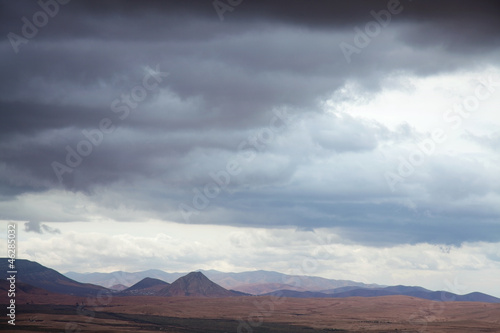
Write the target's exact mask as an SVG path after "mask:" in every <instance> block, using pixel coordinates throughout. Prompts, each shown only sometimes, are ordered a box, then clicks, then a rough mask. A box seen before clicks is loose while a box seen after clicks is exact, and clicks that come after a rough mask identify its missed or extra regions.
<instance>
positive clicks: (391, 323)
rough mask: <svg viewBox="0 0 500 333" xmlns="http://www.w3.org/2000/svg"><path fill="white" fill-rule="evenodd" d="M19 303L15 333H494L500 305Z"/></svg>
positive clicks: (65, 299) (254, 300) (401, 300)
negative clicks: (161, 332) (160, 332)
mask: <svg viewBox="0 0 500 333" xmlns="http://www.w3.org/2000/svg"><path fill="white" fill-rule="evenodd" d="M17 301H18V304H19V305H18V307H17V313H18V315H17V320H16V331H17V332H35V331H36V332H134V331H135V332H158V331H163V332H500V304H491V303H477V302H436V301H428V300H423V299H417V298H413V297H408V296H384V297H369V298H366V297H365V298H362V297H352V298H345V299H317V298H316V299H298V298H279V297H271V296H242V297H225V298H201V297H200V298H192V297H155V296H135V297H118V296H111V295H103V296H102V297H98V298H84V297H74V296H68V295H59V294H53V293H46V292H42V293H37V292H35V293H33V292H31V293H30V294H23V293H22V294H20V295H19V297H18V298H17ZM27 303H29V304H27ZM77 303H78V305H77ZM82 304H83V306H82ZM2 326H3V327H2ZM2 326H0V328H6V326H5V325H4V323H2Z"/></svg>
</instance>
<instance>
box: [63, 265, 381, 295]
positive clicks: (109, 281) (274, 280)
mask: <svg viewBox="0 0 500 333" xmlns="http://www.w3.org/2000/svg"><path fill="white" fill-rule="evenodd" d="M199 271H200V272H202V273H203V274H204V275H205V276H206V277H208V278H209V279H210V280H212V281H214V282H215V283H217V284H219V285H220V286H222V287H224V288H226V289H232V290H236V291H240V292H243V293H248V294H252V295H261V294H265V293H269V292H273V291H276V290H280V289H287V290H296V291H322V290H325V289H336V288H340V287H357V288H380V287H383V286H380V285H377V284H364V283H361V282H355V281H349V280H333V279H325V278H321V277H316V276H300V275H287V274H283V273H278V272H272V271H263V270H259V271H251V272H242V273H225V272H219V271H216V270H199ZM186 274H187V273H167V272H163V271H161V270H157V269H154V270H147V271H142V272H135V273H129V272H123V271H116V272H112V273H75V272H67V273H65V275H66V276H67V277H69V278H71V279H74V280H77V281H80V282H85V283H93V284H98V285H101V286H104V287H107V288H111V289H113V286H114V285H116V284H122V285H126V286H131V285H133V284H135V283H137V282H139V281H140V280H142V279H144V278H146V277H150V278H156V279H159V280H162V281H165V282H168V283H172V282H173V281H175V280H176V279H178V278H179V277H181V276H184V275H186Z"/></svg>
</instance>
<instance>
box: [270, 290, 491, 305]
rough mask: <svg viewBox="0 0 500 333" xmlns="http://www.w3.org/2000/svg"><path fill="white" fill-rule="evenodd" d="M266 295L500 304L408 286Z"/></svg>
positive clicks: (486, 297)
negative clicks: (385, 298) (386, 297)
mask: <svg viewBox="0 0 500 333" xmlns="http://www.w3.org/2000/svg"><path fill="white" fill-rule="evenodd" d="M264 295H266V296H269V295H275V296H281V297H294V298H346V297H377V296H393V295H404V296H411V297H417V298H423V299H428V300H431V301H443V302H453V301H457V302H459V301H462V302H486V303H500V298H496V297H493V296H490V295H487V294H483V293H479V292H473V293H470V294H467V295H457V294H454V293H450V292H447V291H432V290H428V289H424V288H422V287H408V286H393V287H386V288H379V289H363V288H356V289H350V290H347V291H346V288H338V289H333V290H328V291H325V292H312V291H295V290H276V291H273V292H270V293H267V294H264Z"/></svg>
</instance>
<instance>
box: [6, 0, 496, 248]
mask: <svg viewBox="0 0 500 333" xmlns="http://www.w3.org/2000/svg"><path fill="white" fill-rule="evenodd" d="M388 3H390V2H388V1H355V2H354V1H349V2H347V1H345V2H340V1H336V2H333V1H313V2H312V1H243V2H242V3H241V4H240V5H238V6H236V7H235V8H234V10H233V11H228V12H225V13H224V21H220V20H219V16H218V14H217V11H216V9H214V7H213V5H212V2H211V1H140V2H139V1H106V2H102V1H76V0H73V1H70V2H69V3H68V4H65V5H60V6H59V11H58V13H57V14H56V15H54V17H50V19H49V21H48V23H47V24H46V25H44V26H43V27H40V28H39V29H38V32H37V34H36V36H35V37H33V38H29V40H28V41H27V42H26V43H22V44H19V45H18V48H19V52H17V53H15V52H14V51H13V49H12V45H11V43H10V41H9V39H8V38H4V39H3V43H1V44H0V57H1V59H2V69H1V74H2V75H1V78H0V109H1V110H2V111H1V112H2V122H1V123H0V140H1V141H0V191H1V198H2V200H9V199H11V200H14V199H15V198H16V196H19V195H21V194H23V193H31V192H40V191H48V190H51V189H57V190H62V189H67V190H70V191H73V192H76V193H78V192H83V193H85V194H86V195H88V198H89V200H91V201H92V200H94V199H93V198H97V194H96V193H100V192H99V191H104V190H108V191H110V192H111V193H114V194H113V196H112V197H113V199H112V200H111V199H110V201H107V202H106V204H103V203H98V204H101V205H110V206H113V205H118V204H117V203H118V202H119V203H123V204H126V205H131V206H133V207H138V208H140V209H144V210H146V211H149V212H150V214H151V216H154V217H160V218H164V219H171V220H175V221H179V222H185V220H184V219H183V216H182V212H180V211H179V208H178V207H179V203H186V204H189V205H192V204H193V198H194V195H195V193H196V192H193V191H196V190H198V189H201V191H203V187H204V186H205V185H206V184H208V183H210V182H212V181H213V176H211V174H213V173H215V172H220V171H221V170H224V169H225V168H226V165H227V163H228V161H231V160H233V159H234V158H238V156H240V155H241V153H242V151H241V148H240V147H241V146H242V145H246V146H247V148H248V147H250V142H252V140H256V139H255V138H259V136H260V137H261V138H260V139H259V140H260V141H259V144H258V145H259V149H258V152H257V153H256V158H255V159H254V160H252V161H251V162H246V163H243V162H242V163H241V165H240V167H241V173H240V174H239V175H238V176H237V177H233V178H232V179H231V182H230V183H229V184H228V186H227V191H226V192H223V193H222V194H220V195H218V196H217V197H216V198H214V199H213V200H211V202H210V205H209V207H208V208H206V209H203V210H201V211H200V212H199V213H198V214H196V215H195V216H193V219H192V221H191V222H195V223H221V224H231V225H254V226H261V227H272V226H285V225H294V226H299V227H305V228H310V227H311V228H314V227H325V226H331V227H338V228H342V230H343V234H344V235H347V236H348V237H349V238H350V239H354V240H358V241H362V242H372V243H374V242H375V240H376V239H380V241H381V242H385V243H391V242H393V243H397V242H418V241H426V240H427V241H433V242H434V241H436V242H438V241H446V242H451V243H456V242H460V241H464V240H467V239H473V240H480V239H484V240H491V239H492V237H494V236H492V235H500V233H490V234H489V235H487V233H485V232H482V231H479V229H480V228H479V229H478V228H474V229H475V230H469V231H472V232H470V233H467V231H465V230H468V229H467V228H466V229H465V230H463V229H454V231H452V232H448V233H444V231H446V230H448V229H449V228H451V226H452V222H451V221H452V219H453V218H454V217H455V215H454V214H453V209H454V208H456V207H448V208H446V209H444V208H439V204H436V205H430V206H429V207H426V204H428V203H427V202H425V200H424V201H422V202H421V201H419V200H420V197H421V196H422V197H423V196H424V195H421V193H413V192H411V191H410V190H408V192H403V196H404V197H408V198H411V200H412V201H413V202H415V203H417V204H418V205H420V207H425V209H426V210H429V211H431V212H434V214H435V215H436V216H438V217H436V219H434V220H432V219H431V218H430V217H428V218H427V219H428V221H427V222H429V223H428V225H427V227H425V228H423V231H419V230H420V226H419V224H418V223H419V219H420V218H413V217H408V212H407V211H405V210H401V209H400V210H398V209H397V208H398V207H399V208H401V205H400V204H399V203H398V202H397V200H398V195H396V194H394V193H390V192H389V191H388V188H387V184H385V182H384V180H383V178H382V177H381V176H380V175H381V174H383V172H384V171H385V170H386V169H387V165H385V164H383V163H382V162H380V161H378V160H376V153H375V150H376V149H377V148H378V147H379V146H380V145H382V144H386V145H398V144H401V143H402V142H406V141H408V140H412V139H413V136H414V135H415V133H413V132H412V130H407V131H403V130H401V131H400V130H392V131H391V130H389V129H387V128H385V127H384V126H383V125H381V124H379V123H377V122H375V121H373V122H369V121H361V120H359V119H356V118H352V117H349V116H344V117H338V116H336V115H335V116H334V115H332V114H327V113H325V107H324V105H323V104H322V103H323V101H325V100H326V99H329V98H332V96H334V94H335V93H336V92H338V91H339V90H340V89H341V88H343V87H345V86H346V85H347V84H349V83H352V82H355V83H356V85H355V86H356V87H357V89H359V94H360V95H363V96H366V98H367V99H369V98H371V97H373V96H374V95H375V94H376V93H377V92H378V91H379V90H380V89H381V88H382V86H383V85H384V84H385V83H384V82H385V81H384V80H386V79H387V77H388V76H389V75H390V74H391V73H393V72H403V73H408V74H415V75H422V76H425V75H429V74H435V73H439V72H449V71H454V70H457V69H460V70H463V69H469V68H475V66H477V64H479V63H493V64H498V51H499V47H498V46H499V40H500V37H499V35H498V33H497V32H498V31H499V28H500V20H499V19H498V17H499V15H498V13H499V12H498V9H499V5H498V2H496V1H479V2H469V1H467V2H466V1H460V2H457V1H441V2H438V3H434V2H430V1H405V0H402V1H401V2H400V4H399V5H398V4H397V3H396V2H394V3H395V4H396V5H398V6H400V8H401V12H400V13H398V14H397V15H393V16H392V17H391V23H390V25H388V26H387V27H386V28H383V29H381V32H380V34H379V35H377V36H375V37H374V38H373V40H372V41H371V43H370V44H369V45H368V46H367V47H365V48H363V49H362V50H361V52H360V53H359V54H358V53H356V54H353V55H352V62H351V63H350V64H348V63H347V62H346V59H345V57H344V54H343V53H342V50H341V49H340V48H339V44H340V43H341V42H346V43H351V44H352V43H354V42H353V39H354V38H355V35H356V31H355V30H354V28H355V27H359V28H360V29H364V28H365V24H366V23H367V22H370V21H373V20H374V17H373V16H372V14H371V13H370V12H371V11H375V12H380V11H384V10H386V9H387V8H388ZM0 6H1V8H0V9H1V10H0V13H1V14H0V22H2V23H0V29H1V32H2V33H3V36H7V34H8V33H10V32H13V33H15V34H18V35H22V26H23V22H24V21H22V20H21V18H22V17H26V18H27V19H28V20H29V21H32V18H33V15H34V14H35V13H37V12H38V11H40V10H41V7H40V6H39V5H38V4H37V2H35V1H15V2H2V3H1V4H0ZM471 57H473V59H474V61H471ZM156 68H157V69H158V71H160V72H164V73H167V72H168V76H165V77H164V78H163V80H162V81H161V82H159V84H158V87H157V88H155V89H153V90H151V91H148V92H147V93H148V95H147V97H146V98H145V99H144V100H143V101H141V102H139V103H137V107H134V108H133V110H130V111H131V112H130V115H129V116H127V117H126V119H120V114H121V113H120V112H115V111H116V109H113V105H116V104H113V103H114V102H115V101H117V100H118V101H120V100H122V98H123V97H122V96H123V95H124V94H125V95H127V94H128V95H130V94H131V91H132V89H134V87H137V86H138V85H139V86H141V85H142V84H143V83H142V82H143V78H144V76H145V75H146V73H147V71H148V70H149V69H156ZM342 98H343V97H342V96H341V97H338V99H335V98H334V101H335V102H338V104H340V103H342V102H344V100H343V99H342ZM119 105H120V106H121V107H125V104H124V103H123V102H120V104H119ZM129 109H130V107H129ZM276 110H286V112H287V113H288V114H289V115H290V117H292V118H293V121H291V122H290V123H288V124H286V126H284V129H283V130H281V131H279V132H276V133H274V132H273V133H274V134H273V137H272V139H269V138H267V139H265V138H264V137H265V134H263V133H264V132H263V130H265V129H268V128H269V126H270V122H271V121H272V119H273V117H275V112H276ZM121 112H122V111H121ZM103 119H110V121H111V122H112V125H113V126H114V128H115V130H114V131H112V133H107V134H103V136H102V140H100V141H101V142H102V143H99V144H96V145H94V146H93V147H92V152H91V153H90V154H89V155H88V156H84V157H83V158H82V161H81V163H78V166H77V167H73V166H71V167H69V168H70V170H71V171H69V172H65V173H64V174H63V175H62V182H61V181H60V179H59V178H58V176H57V172H55V171H54V166H53V163H54V162H57V163H60V164H61V165H69V164H68V163H67V160H68V154H69V150H73V151H76V150H77V149H78V145H79V144H80V143H81V142H82V141H84V140H89V139H88V137H86V136H85V134H84V131H96V130H97V129H99V124H100V122H101V121H102V120H103ZM279 125H283V123H280V124H279ZM267 135H269V133H268V134H267ZM263 138H264V139H263ZM68 147H69V148H68ZM68 149H69V150H68ZM332 161H334V162H332ZM475 168H476V166H474V165H468V166H467V167H466V170H467V171H468V170H474V169H475ZM436 170H438V169H436ZM466 170H465V169H464V172H463V173H461V174H468V173H467V172H466ZM459 173H460V172H458V171H457V173H456V174H454V173H453V172H450V173H449V174H448V177H441V175H440V174H439V173H438V172H433V170H430V171H429V172H428V175H429V179H432V181H433V182H431V183H427V182H428V180H426V181H425V182H424V181H422V182H424V183H425V187H426V190H427V191H428V192H429V193H430V194H431V195H432V196H433V198H434V197H439V198H446V196H449V195H451V194H452V193H453V194H454V195H459V194H460V193H461V192H460V191H458V190H456V189H455V188H454V187H453V186H449V185H450V184H453V183H454V182H455V181H456V177H459ZM474 175H475V174H474V172H472V173H471V174H469V176H470V177H469V178H468V179H475V180H476V181H475V182H473V183H472V182H471V183H467V182H465V185H464V186H465V188H464V189H463V191H464V192H463V193H464V196H465V194H466V193H474V194H478V195H482V194H484V193H486V192H485V191H494V189H493V188H490V187H489V186H491V184H492V183H491V182H490V183H489V182H488V181H489V179H488V178H474ZM418 181H420V180H415V183H417V182H418ZM124 183H125V184H128V185H129V186H128V187H127V186H125V187H123V186H124V185H123V184H124ZM489 184H490V185H489ZM493 184H494V183H493ZM459 199H460V198H459ZM95 200H96V202H97V201H98V199H95ZM113 200H114V201H113ZM111 201H112V202H111ZM440 204H442V203H440ZM471 206H472V204H471ZM479 206H480V205H479ZM462 208H463V209H464V210H467V209H469V208H470V214H465V215H464V216H462V217H460V218H461V219H462V220H460V221H462V222H460V223H461V225H464V226H466V225H467V221H472V220H474V218H475V217H478V216H480V213H479V212H476V213H474V212H475V211H474V210H473V209H472V208H471V207H469V206H467V205H465V206H463V207H462ZM481 208H483V207H482V206H481ZM31 213H32V212H31ZM4 214H6V218H9V214H11V215H12V216H16V217H17V218H20V215H19V214H21V213H20V212H19V211H16V212H14V211H11V212H6V213H4ZM44 214H45V213H44ZM495 216H496V215H495V213H494V212H492V213H491V216H488V217H485V216H480V218H481V219H482V220H483V221H484V222H485V224H488V223H489V221H490V219H493V218H494V217H495ZM79 219H80V220H82V219H84V218H79V217H75V220H79ZM438 220H439V221H441V222H439V223H436V224H434V222H436V221H438ZM402 221H403V222H402ZM430 221H432V223H430ZM37 225H38V226H39V224H33V226H32V227H33V228H35V227H36V226H37ZM431 225H432V227H431ZM30 228H31V227H30ZM439 228H442V229H439ZM476 229H477V230H476ZM38 230H41V229H40V227H38ZM363 230H370V232H364V231H363ZM387 230H391V232H387V233H386V234H385V235H394V237H389V236H386V237H383V236H382V235H384V231H387ZM439 230H441V232H439ZM369 235H372V236H369ZM373 235H377V236H376V237H374V236H373ZM370 237H373V239H370Z"/></svg>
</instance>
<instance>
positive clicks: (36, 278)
mask: <svg viewBox="0 0 500 333" xmlns="http://www.w3.org/2000/svg"><path fill="white" fill-rule="evenodd" d="M0 260H1V262H2V265H1V266H2V271H3V272H4V277H3V279H4V280H5V279H6V278H7V277H8V276H9V274H7V273H6V272H7V271H9V270H10V269H8V264H9V263H8V262H7V258H2V259H0ZM15 269H16V271H17V274H16V282H22V283H27V284H29V285H32V286H34V287H38V288H42V289H45V290H47V291H50V292H54V293H60V294H67V295H75V296H96V295H97V294H98V293H101V294H102V293H109V292H110V291H109V289H107V288H104V287H101V286H96V285H93V284H90V283H80V282H77V281H75V280H71V279H69V278H67V277H65V276H64V275H62V274H60V273H59V272H57V271H55V270H53V269H51V268H47V267H45V266H42V265H40V264H39V263H37V262H34V261H29V260H25V259H16V261H15Z"/></svg>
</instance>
